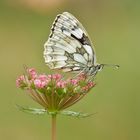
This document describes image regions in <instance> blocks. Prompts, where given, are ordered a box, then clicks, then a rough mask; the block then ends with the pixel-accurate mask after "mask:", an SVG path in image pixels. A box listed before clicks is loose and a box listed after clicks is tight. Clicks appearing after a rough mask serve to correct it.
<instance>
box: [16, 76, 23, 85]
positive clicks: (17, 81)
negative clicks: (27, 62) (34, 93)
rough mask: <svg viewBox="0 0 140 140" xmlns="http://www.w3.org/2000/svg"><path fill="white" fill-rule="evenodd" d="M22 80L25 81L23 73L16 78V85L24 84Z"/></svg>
mask: <svg viewBox="0 0 140 140" xmlns="http://www.w3.org/2000/svg"><path fill="white" fill-rule="evenodd" d="M24 82H25V77H24V75H21V76H19V77H18V78H17V79H16V86H17V87H21V86H22V85H23V84H24Z"/></svg>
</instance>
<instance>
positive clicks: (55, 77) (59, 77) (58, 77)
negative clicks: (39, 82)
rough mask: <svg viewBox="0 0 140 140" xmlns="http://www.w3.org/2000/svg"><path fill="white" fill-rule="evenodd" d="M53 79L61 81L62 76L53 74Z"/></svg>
mask: <svg viewBox="0 0 140 140" xmlns="http://www.w3.org/2000/svg"><path fill="white" fill-rule="evenodd" d="M52 78H53V79H54V80H60V79H61V78H62V75H61V74H53V75H52Z"/></svg>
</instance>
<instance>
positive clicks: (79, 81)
mask: <svg viewBox="0 0 140 140" xmlns="http://www.w3.org/2000/svg"><path fill="white" fill-rule="evenodd" d="M16 85H17V87H18V88H21V89H24V90H26V91H28V94H29V95H30V96H31V97H32V99H33V100H34V101H36V102H37V103H39V104H40V105H41V106H43V107H44V109H45V110H47V111H48V112H56V113H58V112H59V111H62V110H64V109H66V108H68V107H70V106H72V105H73V104H75V103H77V102H78V101H79V100H81V99H82V98H83V97H84V96H85V95H86V94H87V93H88V91H89V90H90V89H91V88H92V87H94V86H95V84H94V83H93V82H92V81H89V80H88V78H87V77H86V76H85V75H84V74H81V75H79V76H77V77H76V78H72V79H66V80H64V77H63V76H62V75H60V74H52V75H46V74H38V73H37V71H36V70H35V69H34V68H27V69H26V74H25V75H21V76H19V77H18V78H17V80H16Z"/></svg>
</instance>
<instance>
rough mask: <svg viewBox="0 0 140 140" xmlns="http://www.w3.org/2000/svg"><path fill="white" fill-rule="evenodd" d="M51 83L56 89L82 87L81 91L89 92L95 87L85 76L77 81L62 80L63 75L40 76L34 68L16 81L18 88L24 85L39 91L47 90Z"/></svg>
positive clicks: (79, 77)
mask: <svg viewBox="0 0 140 140" xmlns="http://www.w3.org/2000/svg"><path fill="white" fill-rule="evenodd" d="M50 83H51V84H52V83H54V85H55V87H56V88H66V87H67V86H69V85H71V86H74V87H76V86H81V85H82V86H81V89H82V90H84V91H88V90H89V89H90V88H92V87H93V86H94V83H93V82H87V81H86V76H85V75H84V74H81V75H79V76H78V77H77V78H75V79H67V80H62V75H60V74H52V75H46V74H38V73H37V71H36V70H35V69H34V68H29V69H27V70H26V74H25V75H21V76H19V77H18V78H17V80H16V86H17V87H22V86H23V85H24V86H25V85H26V86H28V87H29V86H31V85H32V86H33V87H35V88H37V89H43V88H46V87H47V86H48V85H50ZM81 83H82V84H81ZM83 83H84V85H83ZM80 84H81V85H80Z"/></svg>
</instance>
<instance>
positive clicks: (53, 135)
mask: <svg viewBox="0 0 140 140" xmlns="http://www.w3.org/2000/svg"><path fill="white" fill-rule="evenodd" d="M52 140H56V114H53V115H52Z"/></svg>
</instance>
